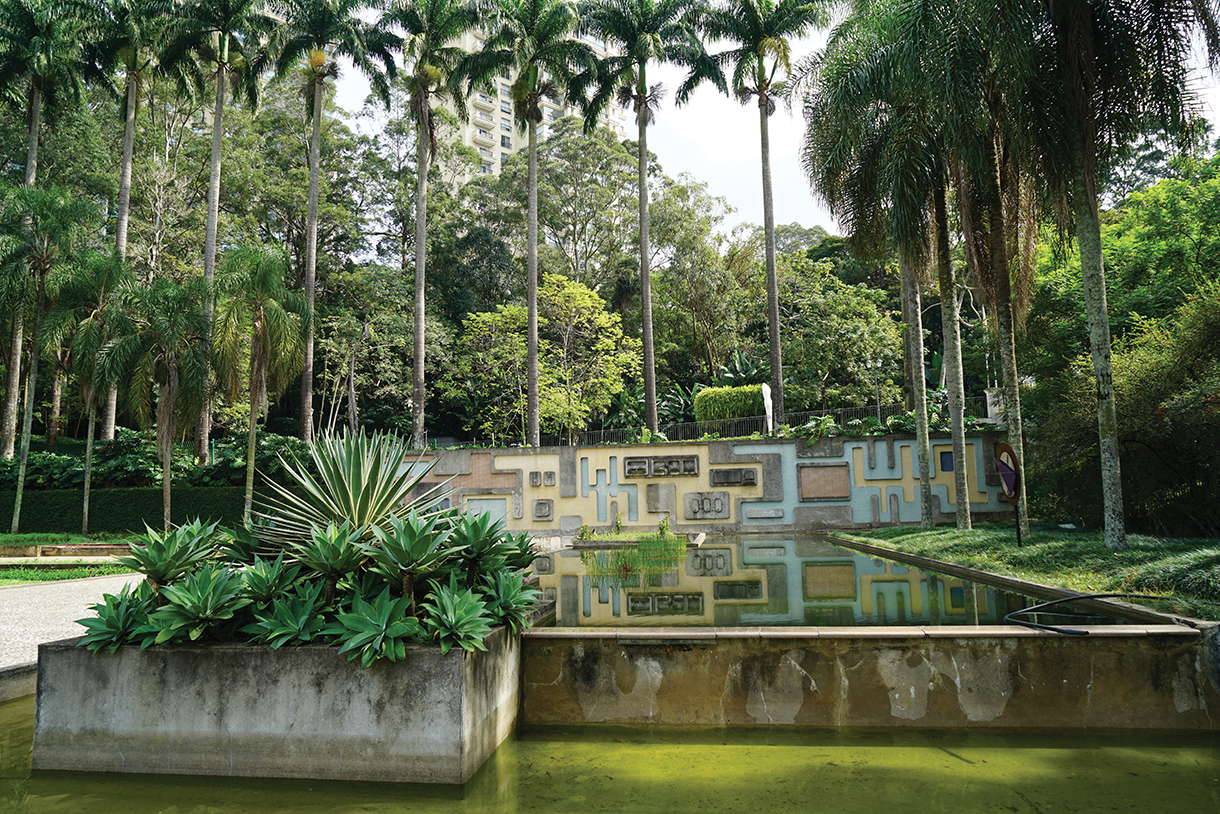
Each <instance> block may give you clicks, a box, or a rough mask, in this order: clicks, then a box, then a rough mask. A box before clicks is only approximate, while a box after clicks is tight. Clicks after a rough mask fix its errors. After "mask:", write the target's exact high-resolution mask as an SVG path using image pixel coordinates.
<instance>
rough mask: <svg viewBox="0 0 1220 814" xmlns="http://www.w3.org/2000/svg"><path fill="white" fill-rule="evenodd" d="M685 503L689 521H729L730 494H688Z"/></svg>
mask: <svg viewBox="0 0 1220 814" xmlns="http://www.w3.org/2000/svg"><path fill="white" fill-rule="evenodd" d="M685 502H686V519H687V520H728V519H729V507H730V506H731V505H732V502H731V501H730V500H729V493H728V492H687V493H686V501H685Z"/></svg>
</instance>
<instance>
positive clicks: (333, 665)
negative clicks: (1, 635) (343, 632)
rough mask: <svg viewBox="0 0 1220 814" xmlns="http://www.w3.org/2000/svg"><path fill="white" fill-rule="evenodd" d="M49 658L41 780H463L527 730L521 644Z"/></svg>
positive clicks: (38, 764) (41, 688)
mask: <svg viewBox="0 0 1220 814" xmlns="http://www.w3.org/2000/svg"><path fill="white" fill-rule="evenodd" d="M75 643H76V640H74V639H73V640H66V641H61V642H52V643H49V644H43V645H41V646H40V647H39V662H40V668H39V675H38V706H37V719H36V723H35V730H34V758H33V767H34V769H36V770H62V771H97V772H132V773H152V774H190V775H211V776H242V777H300V778H311V779H344V780H374V781H392V782H412V783H464V782H466V781H467V780H469V779H470V778H471V777H472V776H473V775H474V773H475V772H476V771H477V770H478V768H479V767H480V766H481V765H482V764H483V761H484V760H486V759H487V757H488V756H489V755H490V754H491V753H492V752H493V751H495V749H496V747H497V746H499V745H500V743H501V742H502V741H503V740H504V738H506V737H507V736H508V735H509V733H511V732H512V730H513V728H514V727H515V725H516V720H517V708H518V700H519V699H518V687H519V682H520V655H521V650H520V642H519V639H517V638H516V637H512V636H509V635H508V633H507V632H506V631H505V630H504V629H502V628H501V629H499V630H497V631H495V632H494V633H493V634H492V635H491V636H490V637H489V638H488V639H487V640H486V644H487V647H488V650H487V652H486V653H483V652H475V653H469V654H468V653H465V652H464V651H462V650H460V649H456V648H455V649H454V650H451V651H450V652H449V654H448V655H445V656H442V655H441V654H440V650H439V648H436V647H428V646H421V645H417V646H412V647H409V648H408V649H407V657H406V659H405V660H403V661H400V662H397V663H388V662H377V663H375V664H373V665H372V666H371V667H369V668H362V667H360V666H359V664H352V663H349V662H348V661H347V660H346V656H342V655H339V653H338V649H337V648H334V647H324V646H305V647H285V648H282V649H280V650H278V651H273V650H271V649H269V648H267V647H265V646H253V645H210V646H203V647H154V648H150V649H148V650H145V651H140V650H138V649H137V648H135V647H124V648H121V649H120V650H119V652H118V653H116V654H113V655H111V654H108V653H106V652H104V651H103V652H99V653H90V652H88V651H86V650H83V649H81V648H77V647H75Z"/></svg>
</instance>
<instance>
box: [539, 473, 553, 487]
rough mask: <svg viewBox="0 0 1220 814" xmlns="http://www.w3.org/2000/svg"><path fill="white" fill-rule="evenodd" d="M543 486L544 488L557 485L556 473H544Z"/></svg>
mask: <svg viewBox="0 0 1220 814" xmlns="http://www.w3.org/2000/svg"><path fill="white" fill-rule="evenodd" d="M542 485H543V486H554V485H555V473H554V472H543V473H542Z"/></svg>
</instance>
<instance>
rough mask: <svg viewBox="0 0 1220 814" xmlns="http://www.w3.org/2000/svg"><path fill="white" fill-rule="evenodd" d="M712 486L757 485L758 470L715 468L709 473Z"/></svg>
mask: <svg viewBox="0 0 1220 814" xmlns="http://www.w3.org/2000/svg"><path fill="white" fill-rule="evenodd" d="M708 475H709V480H710V482H711V484H712V486H755V485H757V484H758V470H757V469H754V468H753V467H751V468H749V469H713V470H711V471H710V472H709V473H708Z"/></svg>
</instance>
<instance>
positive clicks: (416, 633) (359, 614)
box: [326, 587, 490, 667]
mask: <svg viewBox="0 0 1220 814" xmlns="http://www.w3.org/2000/svg"><path fill="white" fill-rule="evenodd" d="M409 609H410V602H409V601H408V599H407V598H406V597H400V598H399V599H391V598H390V589H389V588H388V587H387V588H386V589H385V590H384V591H382V592H381V595H380V596H378V597H377V598H376V599H375V600H373V601H372V602H365V601H364V600H363V599H361V598H360V597H358V596H357V597H355V598H354V599H353V600H352V612H351V613H340V614H339V615H338V616H337V617H336V619H335V621H334V622H331V623H330V624H329V625H327V626H326V632H327V633H330V634H333V635H334V636H335V638H336V639H337V640H338V641H339V643H340V645H341V646H340V648H339V652H340V653H351V655H350V656H348V657H347V660H348V661H354V660H355V658H356V657H357V656H359V657H360V663H361V664H362V665H363V666H365V667H368V666H369V665H370V664H372V663H373V662H374V661H376V660H377V659H382V658H384V659H389V660H390V661H398V660H399V659H401V658H402V657H404V656H405V655H406V654H407V645H408V644H411V643H413V642H419V641H423V639H424V635H423V628H422V627H421V626H420V623H419V620H418V619H416V618H415V617H413V616H409V615H408V613H407V612H408V610H409ZM488 631H490V628H488ZM488 631H484V634H486V633H487V632H488ZM479 644H480V645H482V640H481V639H480V641H479ZM467 649H469V648H467ZM441 652H442V653H447V652H449V648H448V647H446V646H445V645H444V644H442V645H441Z"/></svg>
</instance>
